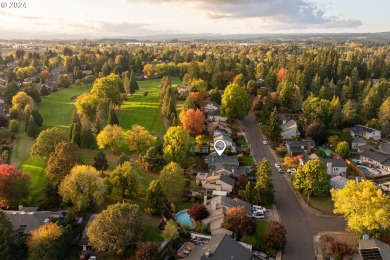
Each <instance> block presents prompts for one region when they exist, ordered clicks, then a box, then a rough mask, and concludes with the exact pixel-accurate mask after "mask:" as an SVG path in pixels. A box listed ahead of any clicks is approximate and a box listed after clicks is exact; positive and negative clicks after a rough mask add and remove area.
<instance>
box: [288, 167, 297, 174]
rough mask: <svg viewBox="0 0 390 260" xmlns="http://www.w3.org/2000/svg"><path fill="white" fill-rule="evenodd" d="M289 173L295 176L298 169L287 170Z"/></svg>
mask: <svg viewBox="0 0 390 260" xmlns="http://www.w3.org/2000/svg"><path fill="white" fill-rule="evenodd" d="M287 172H288V173H291V174H293V173H296V172H297V169H295V168H290V169H288V170H287Z"/></svg>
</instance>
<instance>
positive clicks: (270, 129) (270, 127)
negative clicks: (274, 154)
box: [265, 107, 282, 141]
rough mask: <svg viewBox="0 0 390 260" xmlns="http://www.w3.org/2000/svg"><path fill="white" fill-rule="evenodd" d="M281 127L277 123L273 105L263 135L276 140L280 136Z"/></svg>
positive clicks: (275, 110)
mask: <svg viewBox="0 0 390 260" xmlns="http://www.w3.org/2000/svg"><path fill="white" fill-rule="evenodd" d="M281 132H282V129H281V128H280V126H279V124H278V118H277V109H276V107H274V110H273V111H272V113H271V116H270V118H269V121H268V123H267V124H266V125H265V135H266V136H267V138H269V139H270V140H272V141H276V140H277V139H278V138H280V134H281Z"/></svg>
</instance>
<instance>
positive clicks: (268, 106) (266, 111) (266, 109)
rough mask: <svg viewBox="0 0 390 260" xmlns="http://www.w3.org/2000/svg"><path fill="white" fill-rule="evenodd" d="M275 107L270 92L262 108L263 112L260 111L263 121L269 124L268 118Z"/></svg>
mask: <svg viewBox="0 0 390 260" xmlns="http://www.w3.org/2000/svg"><path fill="white" fill-rule="evenodd" d="M273 108H274V102H273V100H272V97H271V95H270V94H269V93H268V95H267V98H266V100H265V103H264V106H263V109H262V110H261V113H260V121H261V123H263V124H267V122H268V119H269V118H270V116H271V113H272V109H273Z"/></svg>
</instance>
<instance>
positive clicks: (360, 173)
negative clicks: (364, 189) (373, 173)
mask: <svg viewBox="0 0 390 260" xmlns="http://www.w3.org/2000/svg"><path fill="white" fill-rule="evenodd" d="M345 162H346V163H347V165H348V166H350V167H351V168H352V170H353V171H354V172H355V173H356V174H357V175H359V177H361V178H364V179H367V177H366V175H365V174H364V173H363V172H362V171H361V170H359V169H358V168H357V167H356V166H355V165H354V164H353V163H351V162H350V161H349V160H348V159H345Z"/></svg>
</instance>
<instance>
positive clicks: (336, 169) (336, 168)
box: [299, 154, 347, 176]
mask: <svg viewBox="0 0 390 260" xmlns="http://www.w3.org/2000/svg"><path fill="white" fill-rule="evenodd" d="M315 159H317V160H320V161H321V162H323V163H324V164H325V165H326V168H327V173H328V174H329V175H332V176H336V175H340V174H342V173H345V172H347V164H346V163H345V162H344V160H343V159H341V158H339V159H335V158H330V159H328V158H327V159H325V158H323V157H321V156H318V155H316V154H312V155H310V156H309V157H306V158H303V159H299V165H301V166H302V165H305V164H306V163H307V162H308V161H309V160H315Z"/></svg>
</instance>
